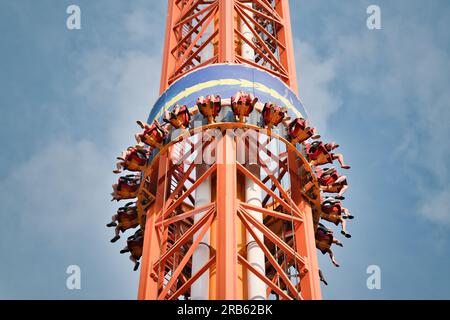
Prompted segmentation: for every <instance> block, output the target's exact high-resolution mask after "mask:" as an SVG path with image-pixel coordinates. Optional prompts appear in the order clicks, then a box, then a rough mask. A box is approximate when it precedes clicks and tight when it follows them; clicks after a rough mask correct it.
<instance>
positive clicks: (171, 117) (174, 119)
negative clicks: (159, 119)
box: [164, 104, 191, 129]
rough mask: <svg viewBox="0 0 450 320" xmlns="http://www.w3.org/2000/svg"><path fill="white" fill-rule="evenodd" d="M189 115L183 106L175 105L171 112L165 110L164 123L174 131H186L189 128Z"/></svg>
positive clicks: (186, 108)
mask: <svg viewBox="0 0 450 320" xmlns="http://www.w3.org/2000/svg"><path fill="white" fill-rule="evenodd" d="M190 121H191V114H190V112H189V109H188V107H187V106H185V105H178V104H177V105H175V106H174V107H173V109H172V111H169V110H167V111H166V112H165V114H164V122H166V123H170V124H171V125H172V127H174V128H175V129H180V128H181V129H186V128H188V127H189V122H190Z"/></svg>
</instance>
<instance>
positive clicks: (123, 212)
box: [106, 202, 139, 243]
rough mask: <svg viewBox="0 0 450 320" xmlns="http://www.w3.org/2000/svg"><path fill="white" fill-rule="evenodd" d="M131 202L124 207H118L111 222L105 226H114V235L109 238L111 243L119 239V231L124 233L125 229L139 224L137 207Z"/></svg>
mask: <svg viewBox="0 0 450 320" xmlns="http://www.w3.org/2000/svg"><path fill="white" fill-rule="evenodd" d="M133 204H134V203H133V202H129V203H127V204H126V205H125V206H124V207H121V208H119V209H118V210H117V213H116V214H115V215H113V216H112V218H111V222H110V223H108V224H107V225H106V226H107V227H116V229H115V237H114V238H112V239H111V242H112V243H114V242H116V241H117V240H119V239H120V235H119V234H120V232H122V233H124V232H125V231H126V230H128V229H133V228H136V227H137V226H138V225H139V219H138V214H137V207H136V205H134V206H133Z"/></svg>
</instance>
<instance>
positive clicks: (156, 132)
mask: <svg viewBox="0 0 450 320" xmlns="http://www.w3.org/2000/svg"><path fill="white" fill-rule="evenodd" d="M137 124H138V125H139V126H140V127H141V128H142V129H144V132H142V133H136V134H135V138H136V141H137V142H138V143H141V142H144V143H145V144H147V145H149V146H151V147H154V148H161V144H162V143H163V142H164V138H165V136H166V135H167V133H168V132H167V130H166V129H165V128H164V127H163V126H161V125H160V124H159V122H158V121H157V120H155V121H153V124H152V125H149V124H147V123H144V122H142V121H139V120H138V121H137Z"/></svg>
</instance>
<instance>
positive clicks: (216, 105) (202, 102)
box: [197, 94, 222, 124]
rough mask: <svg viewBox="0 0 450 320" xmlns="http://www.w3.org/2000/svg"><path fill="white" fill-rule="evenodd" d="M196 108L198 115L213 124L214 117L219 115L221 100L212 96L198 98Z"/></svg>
mask: <svg viewBox="0 0 450 320" xmlns="http://www.w3.org/2000/svg"><path fill="white" fill-rule="evenodd" d="M197 108H198V110H199V111H200V113H201V114H202V115H203V116H204V117H205V118H207V119H208V123H209V124H211V123H215V122H216V117H217V116H218V115H219V112H220V110H221V109H222V99H221V98H220V96H215V95H213V94H211V95H208V96H207V97H206V98H205V97H199V98H198V99H197Z"/></svg>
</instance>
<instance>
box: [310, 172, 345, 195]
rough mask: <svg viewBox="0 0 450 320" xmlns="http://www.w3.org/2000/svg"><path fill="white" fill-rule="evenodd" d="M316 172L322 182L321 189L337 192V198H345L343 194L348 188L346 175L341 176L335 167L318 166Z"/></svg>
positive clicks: (320, 182)
mask: <svg viewBox="0 0 450 320" xmlns="http://www.w3.org/2000/svg"><path fill="white" fill-rule="evenodd" d="M316 173H317V177H318V181H319V184H320V189H321V190H322V191H323V192H328V193H337V194H338V195H337V196H335V198H336V199H338V200H344V199H345V198H344V197H343V194H344V193H345V192H346V191H347V189H348V184H347V177H346V176H340V175H339V174H338V173H337V171H336V168H334V167H331V168H324V169H322V168H320V167H316Z"/></svg>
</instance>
